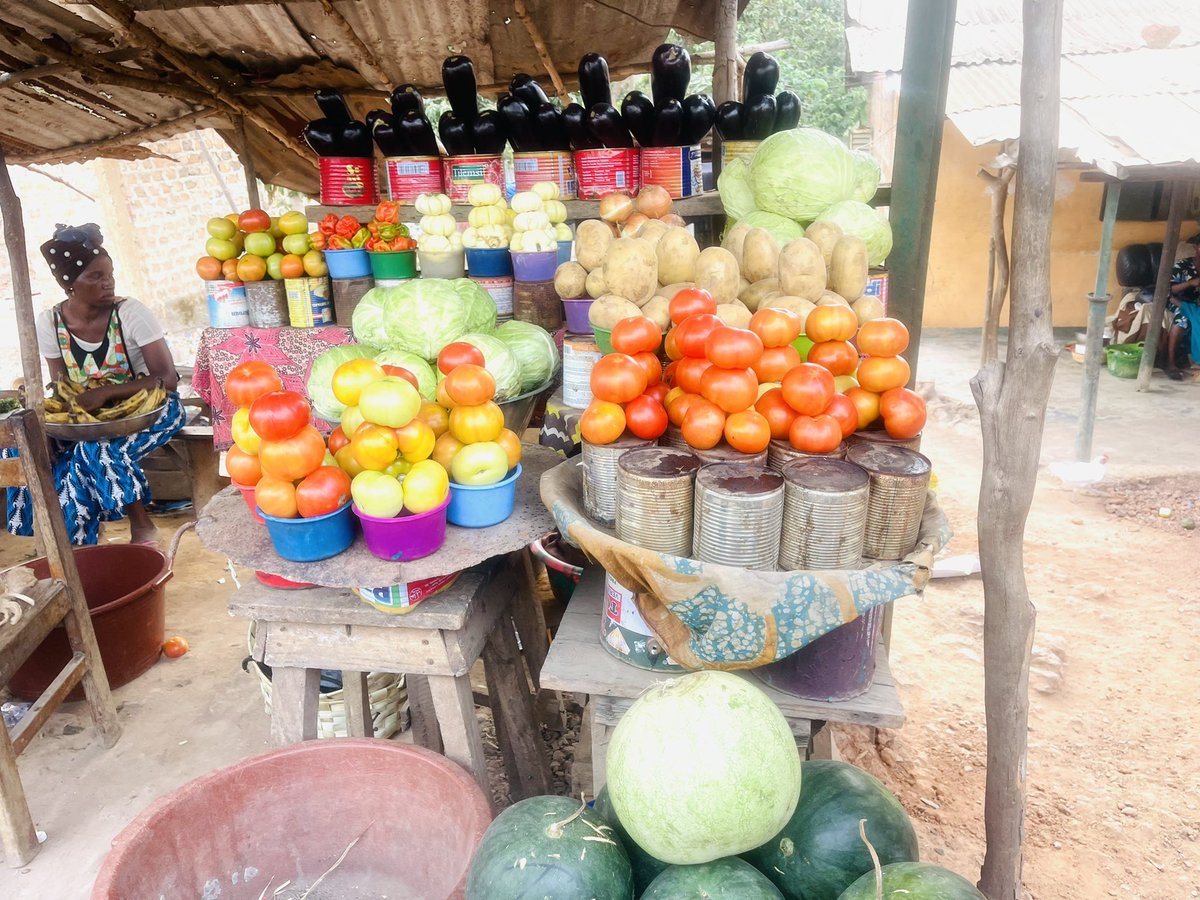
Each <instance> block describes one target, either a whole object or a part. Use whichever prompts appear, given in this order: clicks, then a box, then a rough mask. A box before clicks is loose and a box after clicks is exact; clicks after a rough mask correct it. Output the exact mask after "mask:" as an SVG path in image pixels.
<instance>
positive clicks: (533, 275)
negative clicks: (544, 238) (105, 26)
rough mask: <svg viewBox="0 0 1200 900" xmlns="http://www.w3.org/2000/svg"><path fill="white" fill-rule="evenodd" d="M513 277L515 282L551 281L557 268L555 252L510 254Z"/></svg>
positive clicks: (537, 251)
mask: <svg viewBox="0 0 1200 900" xmlns="http://www.w3.org/2000/svg"><path fill="white" fill-rule="evenodd" d="M512 261H513V277H514V278H516V280H517V281H526V282H528V281H553V280H554V270H555V269H557V268H558V251H557V250H529V251H525V252H514V253H513V254H512Z"/></svg>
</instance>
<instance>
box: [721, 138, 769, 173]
mask: <svg viewBox="0 0 1200 900" xmlns="http://www.w3.org/2000/svg"><path fill="white" fill-rule="evenodd" d="M761 143H762V141H721V168H722V169H724V168H725V164H726V163H728V162H732V161H733V160H735V159H744V160H746V162H749V161H750V160H751V159H752V158H753V156H754V154H755V153H757V152H758V145H759V144H761Z"/></svg>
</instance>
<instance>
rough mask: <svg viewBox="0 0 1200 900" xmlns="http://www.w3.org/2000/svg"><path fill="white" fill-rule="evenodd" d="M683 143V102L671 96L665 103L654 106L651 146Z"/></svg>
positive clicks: (677, 145) (678, 145)
mask: <svg viewBox="0 0 1200 900" xmlns="http://www.w3.org/2000/svg"><path fill="white" fill-rule="evenodd" d="M682 145H683V104H682V103H680V102H679V101H678V100H676V99H675V98H674V97H672V98H671V99H670V100H667V101H666V102H665V103H657V104H655V106H654V137H653V138H651V143H650V146H652V147H680V146H682Z"/></svg>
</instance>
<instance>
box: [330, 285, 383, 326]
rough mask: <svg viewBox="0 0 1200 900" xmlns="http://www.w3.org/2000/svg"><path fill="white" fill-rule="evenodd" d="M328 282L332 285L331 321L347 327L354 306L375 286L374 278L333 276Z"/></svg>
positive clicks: (351, 322) (350, 321) (352, 319)
mask: <svg viewBox="0 0 1200 900" xmlns="http://www.w3.org/2000/svg"><path fill="white" fill-rule="evenodd" d="M330 283H331V284H332V285H333V321H334V322H335V323H337V324H338V325H341V326H342V327H343V328H349V327H351V325H352V324H353V322H354V307H356V306H358V301H359V300H361V299H362V298H363V297H365V296H366V295H367V291H369V290H371V288H373V287H375V279H374V278H372V277H370V276H369V275H368V276H367V277H365V278H334V279H332V280H331V281H330Z"/></svg>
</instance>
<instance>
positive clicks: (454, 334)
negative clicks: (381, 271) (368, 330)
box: [355, 278, 495, 362]
mask: <svg viewBox="0 0 1200 900" xmlns="http://www.w3.org/2000/svg"><path fill="white" fill-rule="evenodd" d="M380 290H382V291H383V292H384V294H385V297H384V300H383V330H384V338H385V340H384V342H383V344H382V346H383V347H384V348H386V349H388V350H405V351H407V352H408V353H415V354H416V355H417V356H419V357H421V359H424V360H427V361H429V362H433V361H434V360H435V359H437V355H438V353H440V352H441V350H442V348H443V347H445V346H446V345H447V344H449V343H451V342H453V341H456V340H458V339H459V337H460V336H461V335H464V334H466V333H467V319H468V316H467V304H465V303H464V302H463V299H462V296H461V295H460V294H459V293H458V291H456V290H455V289H454V283H453V282H451V281H448V280H446V279H444V278H414V279H413V280H412V281H406V282H404V283H403V284H400V285H397V286H396V287H389V288H382V289H381V288H373V289H372V292H376V291H380ZM360 305H361V303H360ZM492 308H493V309H495V305H494V304H493V307H492ZM355 312H356V313H357V312H358V310H357V309H356V310H355Z"/></svg>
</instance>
